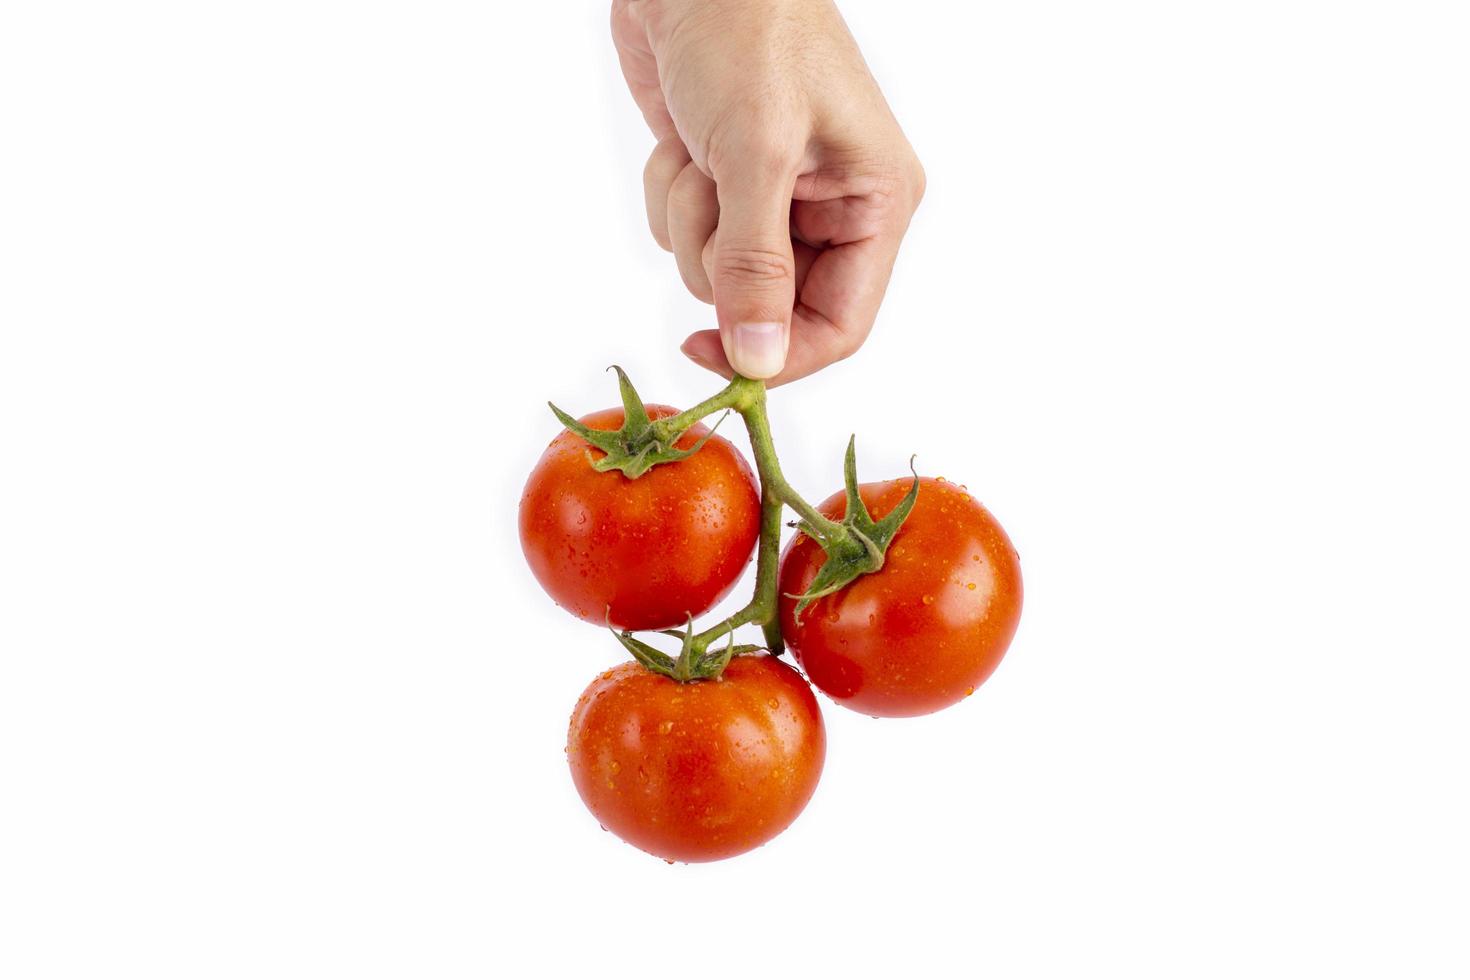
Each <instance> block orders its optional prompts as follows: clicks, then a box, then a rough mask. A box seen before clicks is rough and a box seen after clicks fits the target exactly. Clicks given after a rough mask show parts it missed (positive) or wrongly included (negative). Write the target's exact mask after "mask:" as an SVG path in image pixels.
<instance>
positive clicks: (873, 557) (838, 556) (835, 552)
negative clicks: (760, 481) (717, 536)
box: [788, 436, 919, 620]
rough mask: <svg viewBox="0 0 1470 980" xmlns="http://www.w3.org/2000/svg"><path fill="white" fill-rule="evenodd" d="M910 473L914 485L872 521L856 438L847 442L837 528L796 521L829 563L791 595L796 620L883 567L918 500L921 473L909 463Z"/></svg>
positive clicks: (796, 525)
mask: <svg viewBox="0 0 1470 980" xmlns="http://www.w3.org/2000/svg"><path fill="white" fill-rule="evenodd" d="M909 471H910V472H912V473H914V483H913V486H911V487H910V488H909V492H908V493H907V494H905V495H904V498H903V499H902V500H900V501H899V502H898V506H896V507H894V508H893V510H892V511H890V512H889V513H888V514H887V516H885V517H884V518H883V519H882V520H881V521H875V520H873V515H872V514H870V513H868V507H867V505H866V504H864V503H863V498H862V496H861V495H860V494H859V493H858V482H857V436H853V437H852V438H851V439H849V440H848V442H847V458H846V460H845V461H844V463H843V482H844V484H845V486H846V488H847V512H846V514H845V515H844V516H843V518H842V520H841V522H840V523H838V524H837V525H835V527H834V526H831V525H830V524H829V526H828V527H826V528H823V527H819V526H816V525H814V524H812V523H811V522H810V521H808V520H801V521H797V522H796V523H795V525H793V526H794V527H796V528H797V529H798V530H800V531H801V532H802V533H803V534H805V535H807V536H808V537H810V538H812V539H813V540H815V541H816V542H817V543H818V544H820V545H821V546H822V550H823V551H825V552H826V553H827V560H826V561H825V562H824V563H823V564H822V567H821V568H820V569H818V570H817V575H816V577H815V578H813V579H812V583H811V585H810V586H809V587H808V588H807V590H806V591H805V592H803V593H802V594H801V595H799V596H788V598H792V599H796V600H798V601H797V603H796V617H797V619H798V620H800V618H801V614H802V612H804V611H805V610H806V608H807V606H810V605H811V604H812V603H813V602H816V601H817V600H818V599H820V598H822V597H823V596H827V595H831V594H832V593H834V592H836V591H838V590H839V589H841V588H843V587H844V586H846V585H848V584H849V583H851V582H852V581H853V580H854V579H856V578H857V577H858V576H860V575H867V574H870V573H872V572H876V571H878V570H879V569H880V568H882V567H883V561H884V556H885V555H886V554H887V552H888V546H889V544H891V543H892V542H893V538H894V535H896V534H898V529H899V528H900V527H902V526H903V522H904V521H906V520H908V516H909V514H910V512H912V511H913V509H914V502H915V501H916V500H918V499H919V474H918V473H917V472H915V471H914V469H913V460H912V459H910V460H909Z"/></svg>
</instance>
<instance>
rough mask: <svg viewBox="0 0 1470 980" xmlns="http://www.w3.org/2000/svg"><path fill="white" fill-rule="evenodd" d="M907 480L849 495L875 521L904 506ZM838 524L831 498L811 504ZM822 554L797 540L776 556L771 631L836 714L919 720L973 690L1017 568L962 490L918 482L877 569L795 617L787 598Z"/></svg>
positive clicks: (1014, 609)
mask: <svg viewBox="0 0 1470 980" xmlns="http://www.w3.org/2000/svg"><path fill="white" fill-rule="evenodd" d="M912 482H913V481H912V480H909V479H903V480H890V481H887V482H884V483H867V484H863V485H862V486H860V487H859V488H858V490H859V493H860V495H861V496H862V499H863V503H864V504H866V505H867V507H868V510H869V512H870V513H871V514H872V516H873V518H874V520H881V519H882V518H883V516H884V515H885V514H887V513H888V512H889V511H891V510H892V509H893V507H894V505H896V504H897V503H898V502H899V501H900V500H902V499H903V496H904V494H906V493H907V492H908V490H909V488H910V486H912ZM817 509H818V510H820V511H821V512H822V514H823V515H824V516H826V517H830V518H832V519H834V520H835V519H840V518H841V517H842V516H843V513H844V512H845V511H846V501H845V498H844V496H843V494H841V493H837V494H833V495H832V496H831V497H829V498H828V499H827V500H825V501H823V502H822V504H821V506H819V507H818V508H817ZM824 559H825V555H824V554H823V552H822V549H821V548H820V547H819V546H818V545H817V543H816V542H815V541H813V540H812V539H811V538H809V537H807V536H806V535H802V534H799V535H797V536H796V537H795V538H794V539H793V540H792V541H791V543H790V544H789V545H788V546H787V548H786V551H785V553H784V554H783V555H782V557H781V573H780V592H781V595H782V598H781V626H782V632H783V635H784V636H785V638H786V643H787V645H788V646H789V647H790V648H791V650H792V652H793V653H795V655H796V657H797V659H798V660H799V661H800V663H801V665H802V667H803V668H804V669H805V670H806V673H807V677H808V678H810V679H811V682H812V683H813V684H815V685H816V686H817V687H819V688H821V689H822V690H823V691H824V692H826V693H827V694H828V695H830V696H831V697H832V698H833V699H834V700H836V701H837V703H839V704H841V705H843V706H844V707H849V708H853V709H855V710H857V711H862V712H864V713H866V714H870V715H877V716H886V717H899V716H906V715H923V714H928V713H930V712H932V711H938V710H939V709H940V708H944V707H948V706H949V705H951V704H954V703H955V702H957V701H960V700H963V699H964V698H966V697H968V696H969V695H970V694H973V693H974V691H975V688H977V687H979V686H980V685H981V684H982V683H983V682H984V681H985V679H986V678H987V677H989V676H990V674H991V671H993V670H995V667H996V665H997V664H999V663H1000V659H1001V657H1002V656H1004V655H1005V652H1006V647H1007V646H1009V645H1010V642H1011V637H1012V636H1014V635H1015V632H1016V625H1017V623H1018V622H1019V621H1020V618H1021V565H1020V561H1019V559H1018V557H1017V555H1016V550H1015V548H1013V547H1012V546H1011V542H1010V539H1009V538H1007V537H1006V533H1005V531H1003V530H1002V529H1001V526H1000V525H999V524H998V523H996V520H995V518H994V517H992V516H991V515H990V512H989V511H987V510H986V509H985V508H984V507H982V506H980V504H979V502H978V501H976V500H975V499H974V498H973V497H971V496H970V494H969V493H968V492H967V491H966V490H965V489H964V488H963V487H959V486H956V485H954V484H952V483H947V482H945V481H944V480H935V479H929V478H925V479H923V480H921V481H920V485H919V497H918V500H917V502H916V503H915V504H914V509H913V511H912V513H910V514H909V516H908V520H906V521H905V522H904V524H903V526H902V527H900V528H899V530H898V534H897V535H896V536H895V537H894V538H893V541H892V543H891V544H890V545H889V547H888V552H887V555H886V556H885V559H884V564H883V567H882V568H881V569H879V570H878V571H876V572H873V573H870V574H867V575H863V576H862V577H860V578H858V579H856V580H855V581H853V582H852V583H851V584H849V585H848V586H846V587H845V588H843V589H841V590H840V591H838V592H835V593H833V594H832V595H829V596H825V597H823V598H821V599H818V600H817V601H815V602H813V603H812V604H811V605H809V606H807V607H806V609H804V610H803V611H802V614H801V617H800V620H801V621H800V622H797V619H796V616H795V608H796V600H795V599H793V598H790V596H794V595H800V594H801V593H803V592H805V591H806V590H807V587H808V585H809V584H810V583H811V581H812V579H813V578H815V577H816V574H817V569H819V568H820V567H821V566H822V562H823V560H824Z"/></svg>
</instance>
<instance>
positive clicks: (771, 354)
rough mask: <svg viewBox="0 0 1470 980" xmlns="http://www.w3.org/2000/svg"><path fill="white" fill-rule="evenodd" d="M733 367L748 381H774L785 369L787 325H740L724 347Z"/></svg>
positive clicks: (736, 325)
mask: <svg viewBox="0 0 1470 980" xmlns="http://www.w3.org/2000/svg"><path fill="white" fill-rule="evenodd" d="M725 356H726V357H728V358H729V359H730V366H731V367H732V368H734V369H735V370H736V371H738V372H740V373H741V374H743V375H745V376H746V377H747V378H774V377H775V376H776V375H778V374H780V373H781V369H782V368H783V367H785V366H786V325H785V324H784V323H737V324H735V329H734V330H731V331H730V341H729V342H728V343H727V344H726V345H725Z"/></svg>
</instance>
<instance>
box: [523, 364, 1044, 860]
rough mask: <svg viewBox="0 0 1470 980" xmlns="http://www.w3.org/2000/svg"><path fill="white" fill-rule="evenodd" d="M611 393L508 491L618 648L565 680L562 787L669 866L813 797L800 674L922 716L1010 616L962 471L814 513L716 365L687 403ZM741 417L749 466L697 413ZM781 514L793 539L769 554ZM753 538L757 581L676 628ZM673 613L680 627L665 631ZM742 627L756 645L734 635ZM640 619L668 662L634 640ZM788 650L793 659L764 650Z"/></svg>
mask: <svg viewBox="0 0 1470 980" xmlns="http://www.w3.org/2000/svg"><path fill="white" fill-rule="evenodd" d="M618 379H619V385H620V389H621V392H622V400H623V405H622V407H621V408H612V409H607V410H604V411H601V412H595V413H593V414H591V415H588V416H585V417H583V418H581V419H574V418H572V417H571V416H569V415H567V414H566V413H564V412H562V411H561V410H560V409H558V408H556V407H555V406H552V410H553V411H554V412H555V413H556V415H557V418H558V419H559V420H561V422H562V424H563V426H564V427H565V431H563V432H562V433H561V434H559V435H558V436H557V437H556V438H555V439H554V440H552V442H551V444H550V446H548V447H547V449H546V452H545V453H544V454H543V455H542V457H541V460H540V461H539V462H538V463H537V464H536V467H535V469H534V470H533V471H532V473H531V476H530V479H529V480H528V481H527V483H526V488H525V492H524V493H523V495H522V497H521V506H520V533H521V546H522V550H523V551H524V552H525V555H526V559H527V561H528V563H529V564H530V566H531V570H532V572H533V573H534V575H535V576H536V579H537V580H538V581H539V582H540V583H541V585H542V587H543V588H544V589H545V590H546V591H547V593H548V594H550V595H551V597H552V598H553V599H554V600H555V601H556V602H557V603H558V604H559V605H561V606H562V607H563V608H565V609H567V610H568V611H569V612H571V613H572V614H573V615H575V616H577V617H579V618H581V619H583V620H586V621H588V622H594V623H600V624H604V625H606V626H608V627H609V628H610V629H612V630H613V631H614V635H615V636H616V638H617V640H618V641H619V643H621V644H622V646H623V647H624V649H625V650H626V651H627V652H628V653H630V654H631V655H632V656H633V658H634V659H633V662H625V663H623V664H621V665H619V666H617V667H614V668H613V669H611V670H608V671H605V672H603V673H602V674H600V675H598V676H597V678H596V679H595V680H593V682H592V683H591V685H589V686H588V688H587V689H586V690H585V691H584V692H583V693H582V697H581V698H580V699H579V700H578V702H577V705H576V708H575V710H574V711H573V713H572V718H571V723H570V726H569V729H568V733H567V761H568V763H569V764H570V766H571V771H572V781H573V783H574V784H575V785H576V787H577V791H578V793H579V794H580V795H581V797H582V800H583V802H584V803H585V804H586V805H587V808H588V809H589V810H591V811H592V813H593V815H594V816H596V817H597V819H598V821H599V822H600V823H601V824H602V826H604V827H605V828H607V829H608V830H611V831H613V832H614V833H616V834H617V835H618V836H619V837H621V838H623V839H624V840H625V841H627V842H629V843H630V844H633V845H634V846H636V847H639V848H641V849H643V850H645V851H647V852H649V853H650V854H654V855H657V856H658V857H661V858H663V859H665V860H667V861H670V862H673V861H714V860H719V859H722V858H727V857H732V856H734V855H736V854H741V853H744V852H745V851H748V850H750V849H752V848H755V847H758V846H759V845H761V844H764V843H765V842H766V841H768V840H770V839H771V838H773V837H775V836H776V835H777V834H779V833H780V832H781V831H782V830H784V829H786V827H788V826H789V825H790V824H791V822H792V821H793V820H795V819H796V817H797V816H798V815H799V814H800V813H801V811H802V809H803V808H804V807H805V806H806V804H807V802H808V801H809V800H810V799H811V796H812V793H813V792H814V791H815V790H816V786H817V781H818V779H819V777H820V775H821V771H822V764H823V760H824V757H825V755H826V730H825V727H824V725H823V721H822V713H821V710H820V708H819V707H818V704H817V700H816V698H815V696H814V695H813V694H812V690H811V687H810V686H809V685H808V681H810V684H811V685H815V686H816V687H817V688H818V689H819V690H821V691H822V692H823V693H824V694H826V695H827V696H828V697H829V698H831V699H832V700H833V701H835V702H836V703H837V704H840V705H842V706H844V707H849V708H852V709H854V710H857V711H861V712H863V713H866V714H869V715H874V716H886V717H898V716H908V715H922V714H928V713H930V712H933V711H938V710H939V709H941V708H944V707H948V706H949V705H952V704H955V703H956V702H958V701H961V700H963V699H964V698H966V697H968V696H969V695H971V694H973V693H974V691H975V689H976V688H977V687H979V686H980V685H981V684H982V683H984V681H985V680H986V678H988V677H989V676H990V675H991V673H992V672H993V671H994V670H995V668H996V666H997V665H998V664H999V662H1000V660H1001V657H1003V656H1004V655H1005V652H1006V649H1007V647H1008V646H1009V645H1010V642H1011V638H1012V637H1013V636H1014V635H1015V632H1016V627H1017V624H1018V623H1019V620H1020V615H1021V595H1022V588H1021V569H1020V563H1019V560H1018V557H1017V555H1016V551H1015V549H1014V547H1012V545H1011V542H1010V539H1009V538H1008V537H1007V536H1006V533H1005V531H1004V530H1003V529H1002V528H1001V526H1000V524H999V523H997V522H996V520H995V518H994V517H993V516H991V514H990V513H989V511H987V510H986V509H985V508H984V507H983V506H981V505H980V503H979V502H978V501H977V500H975V498H974V497H973V496H972V495H971V494H970V492H969V491H968V489H966V488H965V487H964V486H960V485H956V484H952V483H948V482H946V481H945V480H944V479H942V478H940V479H930V478H920V477H919V476H917V475H914V476H913V478H912V479H910V480H904V479H900V480H889V481H886V482H882V483H868V484H861V485H860V484H859V483H858V482H857V472H856V471H857V466H856V451H855V446H854V444H853V443H851V442H850V443H849V444H848V451H847V458H846V466H845V472H844V477H845V479H844V487H843V489H842V490H841V491H839V492H837V493H835V494H833V495H832V496H831V497H830V498H828V499H827V500H825V501H823V502H822V503H821V504H819V505H817V506H812V505H811V504H809V503H807V502H806V501H805V500H804V499H802V498H801V497H800V495H798V494H797V493H796V492H795V490H793V489H792V488H791V486H790V485H789V484H788V483H787V482H786V479H785V477H784V476H783V475H782V473H781V469H780V464H779V461H778V460H777V458H776V455H775V447H774V445H773V443H772V440H771V433H770V425H769V420H768V418H767V416H766V407H765V405H766V403H765V388H764V385H763V384H762V383H761V382H758V381H751V380H748V379H745V378H741V377H736V378H735V379H734V380H733V381H731V383H730V385H729V386H728V387H727V388H725V389H724V390H723V391H721V392H720V393H718V394H716V395H715V396H713V397H711V398H709V399H707V400H706V401H704V402H701V403H700V404H699V405H697V406H695V407H694V408H691V409H689V410H688V411H685V412H677V411H675V410H674V409H672V408H669V407H667V406H663V405H652V406H645V405H644V404H643V403H642V401H641V399H640V398H639V397H638V394H637V392H636V390H635V389H634V388H633V385H632V383H631V382H630V381H629V380H628V378H627V376H626V375H625V374H624V373H623V372H622V371H621V370H620V369H619V370H618ZM722 409H725V410H731V411H735V412H737V413H739V414H740V416H741V417H742V418H743V419H744V421H745V424H746V427H747V430H748V432H749V434H750V438H751V447H752V449H753V451H754V453H755V457H756V470H757V472H758V473H759V475H760V485H759V486H757V485H756V482H755V480H754V479H753V477H752V474H751V469H750V466H749V465H748V464H747V463H746V461H745V459H744V458H743V457H742V456H741V454H740V452H739V451H738V450H737V449H736V448H735V447H734V446H733V445H731V444H730V442H729V441H727V440H725V439H723V438H721V437H720V436H718V435H716V434H715V433H714V432H713V431H711V430H710V429H708V428H706V427H705V426H704V425H703V424H702V419H704V418H706V417H707V416H709V415H711V414H713V413H715V412H718V411H720V410H722ZM784 507H790V508H791V509H792V510H793V511H795V513H796V515H797V517H798V520H797V521H796V522H795V525H794V526H795V527H796V528H797V533H796V534H795V536H794V537H792V539H791V541H790V542H789V543H788V545H787V546H786V549H785V551H784V553H783V552H781V551H780V534H781V522H782V517H783V514H784V510H783V508H784ZM753 551H754V552H755V553H756V566H757V568H756V584H755V595H754V596H753V597H752V598H751V600H750V602H749V603H747V604H746V605H745V606H744V607H743V608H742V609H741V610H740V611H739V612H736V613H735V614H733V615H731V616H729V617H727V618H726V619H724V620H722V621H721V622H719V623H717V624H715V625H714V626H712V627H710V628H708V629H706V630H704V631H702V632H696V631H695V628H694V626H693V620H694V618H695V617H697V616H698V615H700V614H701V613H703V612H706V611H707V610H709V609H710V608H711V607H712V606H714V605H715V603H717V602H718V601H719V600H720V599H721V598H722V597H723V596H725V595H726V594H727V593H728V592H729V591H730V590H731V588H733V586H734V585H735V582H736V581H737V580H738V579H739V577H740V575H741V573H742V572H743V571H744V569H745V567H746V565H747V564H749V562H750V558H751V554H752V552H753ZM681 624H682V625H683V628H682V629H680V628H678V627H679V626H680V625H681ZM746 625H756V626H759V627H760V628H761V630H762V632H763V638H764V641H765V642H764V643H763V644H750V643H736V641H735V631H736V629H738V628H740V627H742V626H746ZM647 630H657V631H659V632H660V633H662V634H665V635H669V636H673V637H675V638H677V639H678V640H679V651H678V653H677V654H676V655H671V654H669V653H666V652H664V651H662V650H660V649H659V648H657V647H655V646H654V645H652V644H651V643H648V642H646V641H645V640H643V639H640V638H638V637H636V636H634V635H633V634H634V632H635V631H647ZM787 648H789V649H790V650H791V652H792V653H793V654H794V656H795V658H796V661H797V662H798V663H799V664H800V666H801V668H802V669H803V670H804V671H805V673H806V678H805V679H803V677H802V674H801V673H799V672H798V671H797V670H796V669H794V668H793V667H791V666H789V665H788V664H786V663H785V662H784V661H782V660H781V659H779V658H780V656H781V655H782V654H783V653H784V651H785V649H787Z"/></svg>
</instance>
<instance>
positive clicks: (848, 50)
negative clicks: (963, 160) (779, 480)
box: [612, 0, 924, 384]
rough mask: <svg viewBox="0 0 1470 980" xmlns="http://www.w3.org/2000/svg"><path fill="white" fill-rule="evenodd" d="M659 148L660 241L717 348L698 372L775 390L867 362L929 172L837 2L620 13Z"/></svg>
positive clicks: (670, 4)
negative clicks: (860, 355) (736, 376)
mask: <svg viewBox="0 0 1470 980" xmlns="http://www.w3.org/2000/svg"><path fill="white" fill-rule="evenodd" d="M612 29H613V40H614V43H615V44H616V45H617V49H618V59H619V61H620V62H621V64H622V68H623V75H624V77H625V78H626V79H627V81H628V88H629V89H630V90H631V91H632V93H633V98H634V100H635V101H636V102H637V103H638V107H639V109H641V110H642V112H643V118H644V119H645V120H646V121H647V122H648V126H649V128H650V129H652V130H653V135H654V136H655V137H656V138H657V139H658V145H657V146H656V147H654V150H653V154H652V155H651V156H650V157H649V158H648V165H647V167H646V168H645V169H644V174H643V186H644V194H645V197H646V201H647V206H648V224H649V228H650V230H652V232H653V237H654V238H655V239H656V240H657V241H658V243H659V245H661V246H662V247H663V248H664V249H666V250H668V251H671V252H673V253H674V257H675V259H676V260H677V262H678V266H679V273H680V275H681V276H682V277H683V279H684V284H685V285H686V286H688V287H689V291H690V292H691V293H693V294H694V295H695V296H696V297H698V298H699V299H702V300H704V301H705V302H706V303H713V304H714V306H715V318H716V322H717V323H718V324H719V330H718V331H716V330H701V331H699V332H697V333H695V334H693V335H691V336H690V337H689V339H688V340H686V341H685V342H684V345H683V347H682V350H683V351H684V353H685V354H686V355H687V356H688V357H689V358H690V359H691V360H693V361H695V362H696V363H698V364H701V365H703V366H704V367H707V368H709V369H710V370H712V371H715V372H718V373H720V374H723V375H725V376H726V377H729V376H730V375H731V373H732V372H734V371H738V372H739V373H740V374H743V375H745V376H746V377H750V378H765V379H769V383H771V384H781V383H783V382H786V381H791V380H794V379H796V378H800V377H803V376H805V375H808V374H811V373H812V372H813V371H817V370H819V369H821V368H823V367H826V366H827V365H828V364H831V363H833V362H834V361H838V360H841V359H842V358H844V357H847V356H848V355H850V354H852V353H853V352H854V351H856V350H857V349H858V348H859V347H860V346H861V345H862V343H863V341H864V340H865V339H866V338H867V336H868V332H869V331H870V330H871V329H872V327H873V320H874V318H875V317H876V316H877V313H878V306H879V304H880V303H881V302H882V300H883V293H884V291H885V290H886V289H887V287H888V278H889V275H890V273H891V272H892V271H893V261H894V258H895V256H896V255H897V253H898V246H899V242H900V241H901V240H902V238H903V235H904V232H905V231H906V230H907V229H908V224H909V219H910V218H911V217H912V216H913V213H914V209H915V208H917V207H918V204H919V199H920V197H921V196H922V195H923V193H924V171H923V168H921V167H920V166H919V161H918V158H917V157H916V156H915V155H914V151H913V149H912V148H911V147H910V146H909V144H908V140H906V139H905V138H904V135H903V132H902V131H901V130H900V129H899V127H898V122H897V121H896V120H895V119H894V118H893V114H892V113H891V112H890V111H889V109H888V104H887V103H886V102H885V101H884V100H883V94H882V93H881V92H879V91H878V86H877V83H875V82H874V81H873V77H872V75H870V74H869V73H868V68H867V65H865V64H864V63H863V59H862V55H861V54H860V53H859V52H858V49H857V45H856V44H855V43H854V41H853V39H852V36H851V35H850V34H849V33H848V32H847V27H846V25H844V24H843V22H842V18H841V15H839V14H838V12H837V8H836V7H835V6H834V5H833V4H832V3H831V2H830V0H614V2H613V7H612Z"/></svg>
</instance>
